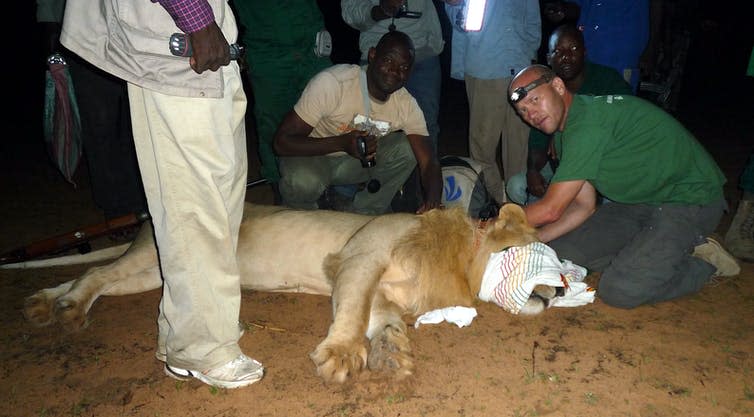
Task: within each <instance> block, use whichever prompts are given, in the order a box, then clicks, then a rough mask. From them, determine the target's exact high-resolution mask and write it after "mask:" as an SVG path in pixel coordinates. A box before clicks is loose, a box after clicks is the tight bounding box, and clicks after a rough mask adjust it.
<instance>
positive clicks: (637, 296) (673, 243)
mask: <svg viewBox="0 0 754 417" xmlns="http://www.w3.org/2000/svg"><path fill="white" fill-rule="evenodd" d="M615 204H616V203H611V204H609V205H608V207H609V206H613V205H615ZM722 212H723V203H722V202H718V203H715V204H710V205H706V206H678V205H662V206H659V207H652V213H651V216H650V218H649V219H648V221H647V222H645V223H644V224H643V225H642V228H641V231H640V232H639V233H637V235H636V236H635V237H634V238H633V239H632V240H631V241H630V242H629V243H628V245H626V247H624V248H623V249H622V250H621V251H620V253H618V255H617V256H616V257H615V259H614V260H613V261H612V262H611V264H610V265H609V266H608V267H607V268H605V270H604V271H603V272H602V277H601V278H600V283H599V288H598V292H597V294H598V296H599V297H600V298H601V299H602V300H603V301H604V302H605V303H607V304H610V305H612V306H615V307H620V308H633V307H637V306H639V305H642V304H650V303H657V302H660V301H666V300H671V299H674V298H678V297H681V296H684V295H688V294H693V293H695V292H697V291H699V290H700V289H701V288H702V287H703V286H704V284H706V283H707V282H708V281H709V279H710V277H711V276H712V274H713V273H714V272H715V269H716V267H715V266H713V265H711V264H709V263H707V262H705V261H704V260H702V259H700V258H697V257H695V256H692V255H691V252H692V249H693V248H694V247H695V246H696V245H699V244H701V243H703V242H705V236H707V235H709V234H710V233H712V232H713V231H714V229H715V227H716V226H717V223H718V222H719V220H720V217H721V216H722ZM605 239H609V236H605Z"/></svg>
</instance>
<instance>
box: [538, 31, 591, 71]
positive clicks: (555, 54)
mask: <svg viewBox="0 0 754 417" xmlns="http://www.w3.org/2000/svg"><path fill="white" fill-rule="evenodd" d="M549 48H550V51H549V52H548V53H547V63H548V64H550V67H552V70H553V71H555V74H557V75H558V77H560V78H562V79H563V80H565V81H570V80H572V79H574V78H576V76H578V75H579V74H581V72H582V71H583V70H584V56H585V51H584V45H583V44H582V43H581V42H579V40H578V39H576V37H575V36H573V35H571V34H567V33H566V34H563V35H561V36H553V37H552V38H551V39H550V46H549Z"/></svg>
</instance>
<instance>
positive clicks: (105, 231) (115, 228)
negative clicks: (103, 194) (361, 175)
mask: <svg viewBox="0 0 754 417" xmlns="http://www.w3.org/2000/svg"><path fill="white" fill-rule="evenodd" d="M264 184H267V180H266V179H264V178H261V179H257V180H250V181H248V182H247V183H246V187H247V188H252V187H256V186H258V185H264ZM147 220H149V213H146V212H143V213H132V214H127V215H125V216H121V217H116V218H114V219H110V220H108V221H106V222H104V223H99V224H94V225H91V226H86V227H84V228H82V229H77V230H73V231H71V232H68V233H63V234H62V235H58V236H54V237H51V238H47V239H43V240H40V241H38V242H34V243H32V244H29V245H26V246H22V247H19V248H16V249H13V250H10V251H8V252H5V253H3V254H0V265H6V264H11V263H19V262H26V261H29V260H32V259H35V258H38V257H40V256H44V255H52V254H56V253H60V252H63V251H65V250H68V249H73V248H78V251H79V253H81V254H84V253H88V252H89V251H91V249H92V248H91V246H90V245H89V241H91V240H94V239H96V238H98V237H102V236H107V235H109V234H112V233H116V232H119V231H121V230H125V229H128V228H131V227H135V226H138V225H140V224H141V223H143V222H144V221H147Z"/></svg>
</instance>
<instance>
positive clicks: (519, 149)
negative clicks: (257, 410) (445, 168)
mask: <svg viewBox="0 0 754 417" xmlns="http://www.w3.org/2000/svg"><path fill="white" fill-rule="evenodd" d="M510 82H511V78H498V79H493V80H484V79H481V78H474V77H471V76H469V75H467V76H466V95H467V96H468V99H469V156H470V157H471V158H472V159H475V160H477V161H479V162H481V163H482V164H484V165H485V167H486V169H485V170H484V179H485V183H486V184H487V191H489V192H490V194H492V196H493V197H494V198H495V200H497V202H498V203H503V202H505V201H506V197H505V184H504V182H503V179H502V178H501V175H500V170H499V169H498V165H497V146H498V144H499V145H500V153H501V157H502V158H501V160H502V162H503V172H504V174H505V175H504V177H505V179H506V180H507V179H509V178H511V177H513V176H514V175H516V174H517V173H519V172H521V171H524V170H526V157H527V152H528V149H529V148H528V143H529V126H527V125H526V123H524V122H523V121H522V120H521V118H520V117H518V114H516V110H515V109H514V108H513V106H512V105H511V104H510V103H509V102H508V85H509V84H510Z"/></svg>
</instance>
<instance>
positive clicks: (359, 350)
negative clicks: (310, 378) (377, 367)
mask: <svg viewBox="0 0 754 417" xmlns="http://www.w3.org/2000/svg"><path fill="white" fill-rule="evenodd" d="M309 357H310V358H311V359H312V361H314V364H315V365H316V366H317V374H318V375H319V376H320V377H322V379H324V380H325V381H327V382H336V383H339V384H342V383H344V382H346V380H347V379H348V378H349V377H353V376H355V375H357V374H359V373H360V372H361V370H362V369H364V364H365V363H366V361H367V351H366V347H365V346H364V344H363V343H353V344H352V345H350V346H342V345H326V344H325V343H324V342H323V343H320V345H319V346H317V348H316V349H315V350H314V352H312V353H310V354H309Z"/></svg>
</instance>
